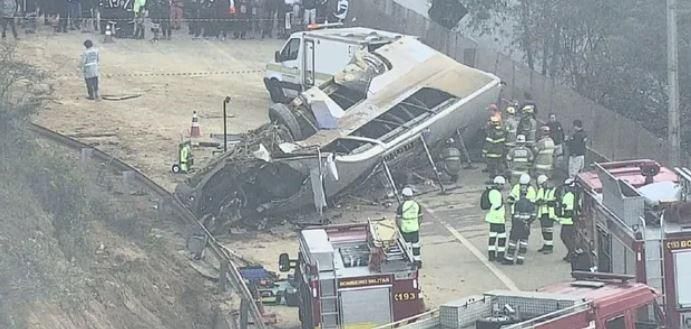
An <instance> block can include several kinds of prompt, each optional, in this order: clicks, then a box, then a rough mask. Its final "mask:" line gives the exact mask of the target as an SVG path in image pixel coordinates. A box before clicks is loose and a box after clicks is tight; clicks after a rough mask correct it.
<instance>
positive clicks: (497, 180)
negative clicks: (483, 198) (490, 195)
mask: <svg viewBox="0 0 691 329" xmlns="http://www.w3.org/2000/svg"><path fill="white" fill-rule="evenodd" d="M494 184H496V185H504V184H506V179H505V178H504V176H497V177H494Z"/></svg>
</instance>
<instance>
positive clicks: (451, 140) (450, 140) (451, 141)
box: [446, 138, 456, 144]
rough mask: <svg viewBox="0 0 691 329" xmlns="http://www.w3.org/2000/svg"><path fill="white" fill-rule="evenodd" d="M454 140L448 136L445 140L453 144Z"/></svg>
mask: <svg viewBox="0 0 691 329" xmlns="http://www.w3.org/2000/svg"><path fill="white" fill-rule="evenodd" d="M454 142H456V141H455V140H453V138H449V139H447V140H446V144H453V143H454Z"/></svg>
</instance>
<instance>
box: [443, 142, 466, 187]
mask: <svg viewBox="0 0 691 329" xmlns="http://www.w3.org/2000/svg"><path fill="white" fill-rule="evenodd" d="M440 158H441V160H442V161H441V163H440V166H439V167H440V168H441V169H442V170H443V171H444V172H445V173H446V174H447V175H449V177H450V178H451V182H453V183H455V182H456V181H457V180H458V173H459V172H460V171H461V151H459V150H458V149H457V148H455V147H453V144H451V142H447V145H446V147H445V148H444V149H442V150H441V154H440Z"/></svg>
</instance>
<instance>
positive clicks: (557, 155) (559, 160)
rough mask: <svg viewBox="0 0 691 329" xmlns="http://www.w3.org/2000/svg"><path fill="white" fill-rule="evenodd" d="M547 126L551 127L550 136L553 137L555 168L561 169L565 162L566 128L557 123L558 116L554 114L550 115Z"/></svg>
mask: <svg viewBox="0 0 691 329" xmlns="http://www.w3.org/2000/svg"><path fill="white" fill-rule="evenodd" d="M547 126H548V127H549V136H550V137H552V141H554V161H555V167H557V168H561V166H562V165H563V161H564V128H562V126H561V123H559V121H557V115H556V114H554V113H550V114H549V121H547Z"/></svg>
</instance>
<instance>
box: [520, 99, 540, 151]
mask: <svg viewBox="0 0 691 329" xmlns="http://www.w3.org/2000/svg"><path fill="white" fill-rule="evenodd" d="M536 112H537V107H536V106H535V103H532V102H527V103H526V104H525V105H523V108H522V109H521V121H519V122H518V134H520V135H523V136H525V140H526V143H527V144H528V147H533V146H534V145H535V135H536V133H537V120H535V113H536Z"/></svg>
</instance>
